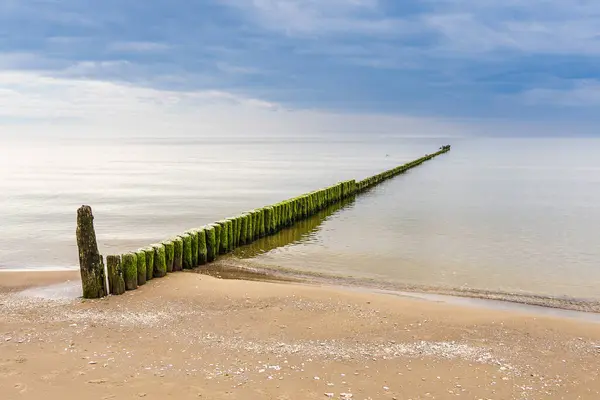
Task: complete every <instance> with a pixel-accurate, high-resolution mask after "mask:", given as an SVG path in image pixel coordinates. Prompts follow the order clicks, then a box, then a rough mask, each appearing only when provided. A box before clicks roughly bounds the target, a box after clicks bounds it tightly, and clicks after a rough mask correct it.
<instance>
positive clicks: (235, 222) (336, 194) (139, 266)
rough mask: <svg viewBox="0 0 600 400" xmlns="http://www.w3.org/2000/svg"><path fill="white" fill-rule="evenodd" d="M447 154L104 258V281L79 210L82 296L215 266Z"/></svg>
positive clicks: (88, 214)
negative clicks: (236, 252) (261, 240)
mask: <svg viewBox="0 0 600 400" xmlns="http://www.w3.org/2000/svg"><path fill="white" fill-rule="evenodd" d="M449 150H450V146H443V147H441V148H440V149H439V151H438V152H436V153H434V154H429V155H426V156H424V157H421V158H419V159H417V160H415V161H412V162H409V163H407V164H404V165H401V166H399V167H396V168H393V169H390V170H387V171H384V172H382V173H380V174H377V175H374V176H372V177H369V178H366V179H364V180H362V181H358V182H357V181H355V180H349V181H344V182H340V183H338V184H336V185H333V186H330V187H327V188H324V189H320V190H316V191H314V192H310V193H306V194H304V195H302V196H298V197H294V198H292V199H289V200H285V201H282V202H280V203H277V204H273V205H271V206H266V207H263V208H259V209H255V210H251V211H248V212H245V213H242V214H240V215H238V216H235V217H232V218H228V219H223V220H220V221H217V222H215V223H212V224H208V225H205V226H203V227H200V228H198V229H191V230H188V231H186V232H184V233H182V234H181V235H178V236H175V237H172V238H170V239H167V240H164V241H162V242H160V243H155V244H152V245H150V246H147V247H144V248H141V249H139V250H137V251H135V252H130V253H125V254H122V255H109V256H107V257H106V274H107V276H106V275H105V269H104V261H103V259H102V256H101V255H100V253H99V252H98V246H97V244H96V235H95V232H94V228H93V216H92V211H91V208H90V207H89V206H82V207H81V208H80V209H79V210H78V214H77V215H78V219H77V244H78V247H79V261H80V268H81V279H82V284H83V297H84V298H99V297H104V296H105V295H107V294H109V293H110V294H113V295H120V294H123V293H125V291H127V290H135V289H137V288H138V287H139V286H141V285H144V284H145V283H146V282H147V281H149V280H151V279H154V278H162V277H164V276H165V275H167V274H168V273H171V272H177V271H182V270H184V269H192V268H196V267H198V266H202V265H205V264H206V263H210V262H212V261H215V260H216V259H217V258H218V257H219V256H220V255H223V254H227V253H230V252H231V251H233V250H234V249H235V248H237V247H239V246H244V245H246V244H250V243H252V242H253V241H255V240H257V239H259V238H261V237H264V236H268V235H272V234H275V233H277V232H278V231H280V230H281V229H283V228H286V227H288V226H291V225H293V224H294V223H295V222H296V221H300V220H303V219H306V218H308V217H310V216H312V215H314V214H316V213H317V212H318V211H320V210H322V209H323V208H325V207H327V206H329V205H330V204H334V203H337V202H340V201H342V200H343V199H345V198H348V197H350V196H354V195H356V194H357V193H359V192H362V191H365V190H367V189H368V188H370V187H372V186H375V185H377V184H379V183H381V182H383V181H385V180H387V179H390V178H392V177H394V176H396V175H398V174H401V173H403V172H405V171H407V170H409V169H411V168H414V167H416V166H418V165H420V164H422V163H423V162H425V161H427V160H430V159H432V158H434V157H436V156H438V155H440V154H443V153H446V152H447V151H449ZM107 277H108V279H106V278H107ZM107 281H108V287H107Z"/></svg>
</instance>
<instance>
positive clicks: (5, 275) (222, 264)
mask: <svg viewBox="0 0 600 400" xmlns="http://www.w3.org/2000/svg"><path fill="white" fill-rule="evenodd" d="M241 261H247V260H240V259H237V258H235V257H227V258H224V259H221V260H218V261H216V262H214V263H212V264H209V265H206V266H204V267H201V268H196V269H193V270H188V271H187V272H188V273H196V274H201V275H208V276H212V277H215V278H218V279H223V280H243V281H249V282H275V283H277V282H278V283H291V284H295V285H309V286H317V287H326V288H331V289H338V290H343V291H348V292H356V293H371V294H383V295H389V296H399V297H408V298H412V299H420V300H423V301H428V302H434V303H435V302H437V303H444V304H455V305H460V306H466V307H471V308H479V309H489V310H502V311H508V312H518V313H523V312H524V313H527V314H532V315H540V316H544V315H546V316H554V317H558V318H571V319H579V320H586V321H593V322H600V302H598V301H595V300H586V299H573V298H568V297H551V296H543V295H536V294H522V293H508V292H499V291H486V290H475V289H466V290H465V289H454V288H445V287H435V286H426V285H408V284H402V283H389V282H382V281H378V280H374V279H363V278H355V277H344V276H336V275H329V274H323V273H314V272H309V271H298V270H293V269H286V268H278V267H271V266H264V265H261V266H257V265H256V264H252V265H248V263H246V262H241ZM79 280H80V273H79V270H73V269H43V270H35V269H22V270H18V269H11V270H2V269H0V293H6V292H19V291H24V290H27V289H35V288H42V289H43V291H39V293H38V295H39V296H40V297H44V298H53V297H55V296H54V294H53V293H52V290H55V291H56V292H57V293H56V295H59V296H60V295H61V293H62V294H63V295H64V294H66V293H68V294H69V295H71V297H77V296H72V295H73V293H74V292H75V290H74V288H73V287H68V285H67V286H65V284H68V283H69V282H71V281H74V283H73V285H74V286H78V287H79V288H80V287H81V284H80V282H79ZM31 293H34V292H33V291H31Z"/></svg>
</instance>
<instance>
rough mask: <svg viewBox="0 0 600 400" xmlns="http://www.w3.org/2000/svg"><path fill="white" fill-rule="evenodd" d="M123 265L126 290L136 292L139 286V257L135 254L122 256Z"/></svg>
mask: <svg viewBox="0 0 600 400" xmlns="http://www.w3.org/2000/svg"><path fill="white" fill-rule="evenodd" d="M121 260H122V264H123V275H124V278H125V289H126V290H135V289H137V287H138V284H137V279H138V277H137V257H136V255H135V254H134V253H127V254H123V255H122V256H121Z"/></svg>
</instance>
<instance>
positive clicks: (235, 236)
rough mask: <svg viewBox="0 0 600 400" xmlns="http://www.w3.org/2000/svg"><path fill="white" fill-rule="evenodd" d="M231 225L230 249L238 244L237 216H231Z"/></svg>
mask: <svg viewBox="0 0 600 400" xmlns="http://www.w3.org/2000/svg"><path fill="white" fill-rule="evenodd" d="M231 226H232V232H233V237H232V238H231V249H232V250H233V249H235V248H236V247H237V245H238V238H239V235H238V218H237V217H235V218H232V219H231Z"/></svg>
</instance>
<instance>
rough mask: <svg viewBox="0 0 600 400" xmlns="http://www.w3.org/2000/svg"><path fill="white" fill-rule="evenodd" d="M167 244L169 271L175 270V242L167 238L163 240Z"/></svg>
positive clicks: (166, 259)
mask: <svg viewBox="0 0 600 400" xmlns="http://www.w3.org/2000/svg"><path fill="white" fill-rule="evenodd" d="M162 244H163V245H164V246H165V262H166V263H167V273H171V272H173V266H174V265H175V243H173V242H172V241H171V240H165V241H164V242H162Z"/></svg>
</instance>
